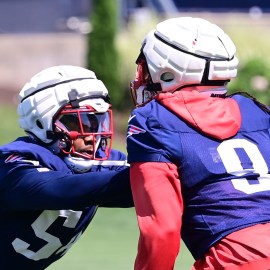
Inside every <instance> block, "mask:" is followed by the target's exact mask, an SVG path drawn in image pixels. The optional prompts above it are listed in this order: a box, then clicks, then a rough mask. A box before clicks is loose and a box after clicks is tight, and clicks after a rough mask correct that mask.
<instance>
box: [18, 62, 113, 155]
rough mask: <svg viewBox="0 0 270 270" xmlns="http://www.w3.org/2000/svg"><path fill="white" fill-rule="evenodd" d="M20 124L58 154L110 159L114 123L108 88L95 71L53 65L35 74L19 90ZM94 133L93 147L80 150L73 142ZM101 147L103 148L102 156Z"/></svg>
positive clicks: (33, 136) (92, 135) (29, 133)
mask: <svg viewBox="0 0 270 270" xmlns="http://www.w3.org/2000/svg"><path fill="white" fill-rule="evenodd" d="M19 102H20V103H19V105H18V109H17V112H18V115H19V124H20V127H21V128H22V129H24V130H25V132H26V133H27V134H28V135H29V136H31V137H32V138H34V139H35V140H38V141H40V142H42V143H43V144H44V145H45V146H47V147H48V148H49V149H50V150H52V151H53V152H55V153H56V154H60V153H62V154H63V155H64V156H70V157H73V158H77V159H88V160H93V159H98V160H103V159H107V158H108V156H109V153H110V149H111V144H112V136H113V123H112V111H111V109H110V107H111V105H110V103H109V95H108V90H107V88H106V87H105V85H104V84H103V82H102V81H100V80H98V79H97V78H96V75H95V73H94V72H93V71H90V70H87V69H85V68H81V67H77V66H69V65H62V66H54V67H50V68H47V69H45V70H43V71H41V72H40V73H38V74H36V75H35V76H33V77H32V78H31V80H30V81H29V82H28V83H26V84H25V86H24V87H23V88H22V90H21V91H20V93H19ZM87 136H91V141H92V143H93V147H92V150H91V151H89V152H87V151H81V152H80V151H77V150H76V148H75V147H74V141H75V140H76V139H78V138H85V137H87ZM98 150H102V155H100V152H99V151H98Z"/></svg>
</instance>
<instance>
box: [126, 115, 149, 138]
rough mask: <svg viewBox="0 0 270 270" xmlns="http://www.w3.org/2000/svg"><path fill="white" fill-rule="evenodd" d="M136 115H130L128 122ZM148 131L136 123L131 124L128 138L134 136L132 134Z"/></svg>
mask: <svg viewBox="0 0 270 270" xmlns="http://www.w3.org/2000/svg"><path fill="white" fill-rule="evenodd" d="M134 117H136V115H133V116H130V117H129V119H128V122H130V121H131V120H132V118H134ZM145 132H146V131H145V130H144V129H142V128H139V127H137V126H135V125H132V124H129V125H128V131H127V138H128V137H130V136H132V135H134V134H135V135H136V134H139V133H145Z"/></svg>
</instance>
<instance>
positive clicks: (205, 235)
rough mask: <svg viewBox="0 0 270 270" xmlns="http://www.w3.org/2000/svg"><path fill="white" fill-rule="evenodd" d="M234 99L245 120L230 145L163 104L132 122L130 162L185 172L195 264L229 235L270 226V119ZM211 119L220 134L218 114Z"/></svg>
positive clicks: (187, 232)
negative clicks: (163, 164)
mask: <svg viewBox="0 0 270 270" xmlns="http://www.w3.org/2000/svg"><path fill="white" fill-rule="evenodd" d="M179 92H181V91H179ZM227 99H229V98H227ZM232 99H233V100H234V101H236V102H237V104H238V106H239V109H240V114H241V118H242V120H241V124H240V128H239V130H238V132H237V133H236V134H234V135H233V136H231V137H229V138H226V139H218V138H213V136H209V135H207V134H205V133H204V132H201V130H200V129H199V128H195V127H194V126H193V125H191V124H190V123H189V122H187V121H185V120H184V118H183V117H181V116H179V115H176V114H175V112H174V111H173V110H171V108H168V107H166V106H163V105H162V104H160V102H158V101H157V100H153V101H151V102H150V103H148V104H146V105H145V106H143V107H140V108H138V109H135V110H134V111H133V113H132V114H131V116H130V121H129V128H128V133H127V147H128V148H127V149H128V162H129V163H134V162H169V163H174V164H176V165H177V166H178V168H179V174H180V177H179V178H180V183H181V186H182V195H183V199H184V214H183V224H182V238H183V240H184V242H185V244H186V245H187V247H188V248H189V250H190V252H191V253H192V255H193V256H194V258H195V259H198V258H200V257H201V256H202V255H203V254H204V253H205V252H206V251H207V250H208V249H209V248H210V247H211V246H213V245H214V243H216V242H217V241H218V240H219V239H221V238H223V237H224V236H226V235H228V234H229V233H231V232H234V231H237V230H239V229H241V228H245V227H248V226H250V225H253V224H258V223H264V222H269V221H270V199H269V198H270V175H269V168H270V136H269V128H270V115H269V114H268V113H266V112H264V111H263V110H262V109H261V108H260V107H259V106H257V105H256V104H255V103H254V102H253V101H252V100H251V99H248V98H245V97H243V96H242V95H235V96H233V97H232ZM234 103H235V102H234ZM187 113H189V111H188V110H187ZM227 113H228V112H227V111H226V110H224V112H223V115H225V114H227ZM191 118H192V119H195V118H193V117H191ZM206 118H208V121H209V122H210V121H212V122H213V127H214V128H213V129H215V121H216V119H215V114H210V113H208V115H206ZM195 120H196V119H195ZM194 122H196V121H194ZM196 123H197V122H196ZM210 124H211V123H210ZM225 128H226V127H225ZM216 133H217V134H218V133H219V130H218V128H217V131H216ZM216 137H218V135H217V136H216ZM180 183H179V184H180ZM161 203H162V202H161ZM258 205H259V207H258Z"/></svg>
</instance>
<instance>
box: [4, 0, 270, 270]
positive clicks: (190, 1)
mask: <svg viewBox="0 0 270 270" xmlns="http://www.w3.org/2000/svg"><path fill="white" fill-rule="evenodd" d="M177 16H194V17H201V18H205V19H207V20H209V21H211V22H213V23H216V24H217V25H219V26H220V27H221V28H223V29H224V30H225V32H227V33H228V34H229V35H230V37H231V38H232V39H233V41H234V42H235V44H236V47H237V57H238V58H239V60H240V65H239V71H238V78H237V79H235V80H234V81H232V82H231V83H230V84H229V91H230V92H231V93H233V92H236V91H244V90H246V91H248V92H249V93H251V94H252V95H254V96H255V97H256V98H257V99H258V100H260V101H262V102H264V103H266V104H268V105H270V95H269V93H270V92H269V91H270V85H269V81H270V57H269V42H270V34H269V26H270V2H269V1H264V0H261V1H260V0H256V1H251V0H245V1H242V0H227V1H213V0H203V1H202V0H185V1H184V0H166V1H162V0H140V1H139V0H0V123H1V125H0V127H1V128H0V143H1V144H4V143H7V142H9V141H10V140H13V139H15V138H16V137H18V136H21V135H23V134H24V133H23V131H21V130H20V129H19V127H18V124H17V116H16V106H17V94H18V92H19V91H20V89H21V88H22V87H23V85H24V84H25V83H26V82H27V81H28V80H29V79H30V78H31V77H32V76H33V75H34V74H36V73H37V72H39V71H41V70H42V69H44V68H47V67H50V66H54V65H64V64H68V65H78V66H82V67H86V68H90V69H92V70H94V71H95V72H96V74H97V77H98V78H99V79H101V80H103V82H104V83H105V85H106V86H107V88H108V89H109V92H110V96H111V99H112V104H113V108H114V116H115V120H114V121H115V130H116V132H115V140H114V147H115V148H118V149H120V150H122V151H126V150H125V131H126V126H127V119H128V116H129V113H130V111H131V110H132V108H133V104H132V102H131V99H130V96H129V82H130V81H131V80H132V79H133V78H134V74H135V71H136V65H135V60H136V58H137V56H138V53H139V50H140V46H141V41H142V39H143V37H144V36H145V34H147V32H148V31H149V30H150V29H152V28H153V27H155V25H156V23H157V22H159V21H161V20H164V19H166V18H172V17H177ZM137 238H138V230H137V223H136V215H135V212H134V209H114V210H111V209H100V210H99V211H98V213H97V216H96V218H95V219H94V221H93V223H92V224H91V225H90V227H89V229H88V230H87V231H86V233H85V234H84V235H83V236H82V239H81V240H79V242H78V243H77V244H76V245H75V246H74V247H73V248H72V249H71V250H70V251H69V252H68V253H67V255H65V256H64V257H63V258H62V260H60V261H59V262H57V263H55V264H54V265H53V266H51V267H49V269H51V270H60V269H66V270H71V269H75V268H76V269H78V270H82V269H97V270H99V269H101V270H103V269H106V270H107V269H112V270H131V269H133V261H134V258H135V255H136V249H137ZM192 263H193V259H192V257H191V256H190V254H189V252H188V251H187V250H186V248H185V246H184V245H183V246H182V250H181V255H180V256H179V259H178V261H177V265H176V269H184V270H186V269H189V268H190V266H191V265H192Z"/></svg>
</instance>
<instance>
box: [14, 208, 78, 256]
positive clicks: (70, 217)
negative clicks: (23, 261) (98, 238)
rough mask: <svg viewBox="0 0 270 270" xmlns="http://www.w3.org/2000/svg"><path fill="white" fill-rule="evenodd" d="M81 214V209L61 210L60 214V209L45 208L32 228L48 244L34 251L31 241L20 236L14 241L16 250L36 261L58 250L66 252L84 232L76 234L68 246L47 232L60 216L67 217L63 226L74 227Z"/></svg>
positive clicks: (58, 251)
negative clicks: (50, 209)
mask: <svg viewBox="0 0 270 270" xmlns="http://www.w3.org/2000/svg"><path fill="white" fill-rule="evenodd" d="M81 215H82V212H81V211H71V210H61V211H60V214H59V211H49V210H45V211H43V212H42V214H41V215H40V216H39V217H38V218H37V219H36V220H35V221H34V223H33V224H32V228H33V230H34V233H35V235H36V236H37V237H38V238H40V239H42V240H45V241H46V242H47V244H45V245H44V246H43V247H42V248H40V249H39V250H38V251H36V252H34V251H32V250H30V249H29V247H30V244H29V243H27V242H25V241H23V240H21V239H19V238H16V239H15V240H14V241H13V242H12V246H13V248H14V249H15V250H16V252H18V253H20V254H22V255H24V256H25V257H27V258H29V259H31V260H34V261H38V260H41V259H46V258H49V257H50V256H51V255H52V254H54V253H55V252H56V251H57V253H60V252H63V254H64V253H65V252H67V250H68V249H69V248H70V247H71V245H72V244H74V242H76V241H77V240H78V239H79V237H80V236H81V234H82V233H79V234H77V235H76V236H74V237H73V238H72V239H71V240H70V242H69V243H68V244H67V245H66V246H63V245H62V244H61V242H60V240H59V238H57V237H56V236H54V235H51V234H49V233H47V232H46V230H47V229H48V228H49V227H50V226H51V225H52V224H53V223H54V222H55V221H56V219H57V218H58V217H59V216H61V217H65V218H66V220H65V222H64V224H63V226H65V227H68V228H74V227H75V226H76V224H77V223H78V221H79V219H80V217H81Z"/></svg>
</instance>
